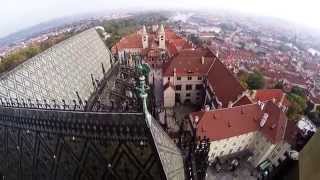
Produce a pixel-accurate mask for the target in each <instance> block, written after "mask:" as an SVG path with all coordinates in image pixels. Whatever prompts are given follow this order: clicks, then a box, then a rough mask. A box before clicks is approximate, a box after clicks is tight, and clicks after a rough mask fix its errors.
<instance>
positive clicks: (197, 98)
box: [163, 76, 203, 104]
mask: <svg viewBox="0 0 320 180" xmlns="http://www.w3.org/2000/svg"><path fill="white" fill-rule="evenodd" d="M180 77H181V80H178V78H177V77H174V76H170V82H171V83H172V84H174V85H175V86H176V85H181V90H175V93H179V94H180V102H181V103H184V102H185V100H186V99H190V101H191V102H192V103H193V104H199V103H201V102H202V98H203V94H201V92H202V91H201V90H197V89H196V85H203V77H202V76H201V80H198V76H180ZM188 77H191V80H188ZM167 82H168V76H165V77H163V84H164V85H165V84H166V83H167ZM187 85H192V89H191V90H186V86H187ZM187 94H190V96H187Z"/></svg>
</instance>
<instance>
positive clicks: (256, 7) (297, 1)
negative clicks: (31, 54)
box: [0, 0, 320, 37]
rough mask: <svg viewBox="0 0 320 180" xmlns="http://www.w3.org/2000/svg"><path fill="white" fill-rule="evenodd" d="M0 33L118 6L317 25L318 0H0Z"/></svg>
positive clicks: (319, 21) (319, 11) (0, 34)
mask: <svg viewBox="0 0 320 180" xmlns="http://www.w3.org/2000/svg"><path fill="white" fill-rule="evenodd" d="M0 3H1V6H0V7H1V9H0V37H2V36H5V35H8V34H10V33H13V32H16V31H18V30H21V29H23V28H27V27H29V26H32V25H35V24H38V23H40V22H44V21H47V20H51V19H54V18H58V17H63V16H69V15H74V14H81V13H87V12H95V11H102V10H110V9H119V8H126V9H127V8H134V7H138V6H140V7H145V8H147V9H151V8H157V9H159V8H162V9H165V8H192V9H203V8H206V9H209V8H218V9H219V8H223V9H231V10H237V11H242V12H247V13H255V14H259V15H267V16H274V17H279V18H283V19H287V20H290V21H294V22H297V23H300V24H305V25H307V26H311V27H316V28H320V10H319V8H320V1H319V0H1V2H0Z"/></svg>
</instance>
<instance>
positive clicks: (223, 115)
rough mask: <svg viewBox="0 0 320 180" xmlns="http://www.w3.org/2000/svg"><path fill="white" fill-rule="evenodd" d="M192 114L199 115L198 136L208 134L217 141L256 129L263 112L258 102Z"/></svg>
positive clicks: (212, 139) (207, 135) (208, 136)
mask: <svg viewBox="0 0 320 180" xmlns="http://www.w3.org/2000/svg"><path fill="white" fill-rule="evenodd" d="M191 116H193V117H194V118H195V117H196V116H198V117H199V121H198V125H197V136H200V137H204V136H206V137H207V138H209V139H210V140H211V141H215V140H221V139H226V138H229V137H234V136H238V135H241V134H246V133H249V132H253V131H256V130H257V129H258V128H259V120H260V118H261V116H262V114H261V111H259V106H258V105H257V104H250V105H244V106H238V107H233V108H226V109H217V110H214V111H208V112H203V111H202V112H196V113H192V114H191ZM194 118H193V119H194Z"/></svg>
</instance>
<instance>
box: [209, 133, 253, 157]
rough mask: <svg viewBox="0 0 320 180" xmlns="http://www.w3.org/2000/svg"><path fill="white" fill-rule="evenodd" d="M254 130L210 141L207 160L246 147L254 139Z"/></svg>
mask: <svg viewBox="0 0 320 180" xmlns="http://www.w3.org/2000/svg"><path fill="white" fill-rule="evenodd" d="M255 136H256V132H250V133H247V134H243V135H240V136H234V137H230V138H227V139H222V140H218V141H211V142H210V151H209V154H208V156H209V160H210V161H213V160H214V158H215V157H221V156H225V155H229V154H232V153H236V152H239V151H242V150H244V149H248V148H249V146H250V145H251V144H252V142H253V141H254V140H255Z"/></svg>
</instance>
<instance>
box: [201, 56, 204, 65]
mask: <svg viewBox="0 0 320 180" xmlns="http://www.w3.org/2000/svg"><path fill="white" fill-rule="evenodd" d="M201 64H204V57H203V56H202V57H201Z"/></svg>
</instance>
